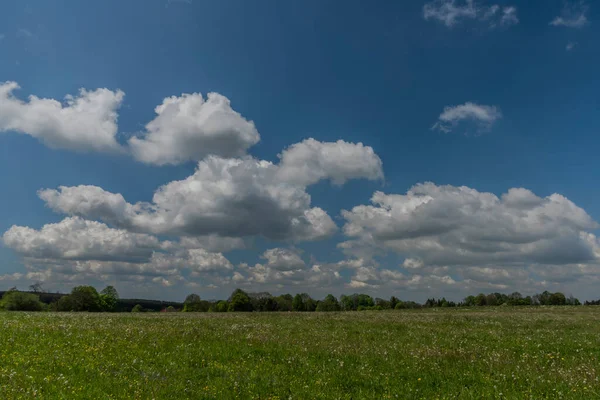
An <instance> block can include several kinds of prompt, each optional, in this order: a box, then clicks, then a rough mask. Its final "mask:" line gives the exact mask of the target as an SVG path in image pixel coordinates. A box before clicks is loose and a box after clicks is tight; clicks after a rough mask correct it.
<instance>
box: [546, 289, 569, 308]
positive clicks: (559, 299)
mask: <svg viewBox="0 0 600 400" xmlns="http://www.w3.org/2000/svg"><path fill="white" fill-rule="evenodd" d="M548 304H550V305H552V306H564V305H565V304H567V298H566V297H565V295H564V294H562V293H560V292H556V293H552V294H551V295H550V298H549V299H548Z"/></svg>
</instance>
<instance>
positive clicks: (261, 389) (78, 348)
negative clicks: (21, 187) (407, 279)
mask: <svg viewBox="0 0 600 400" xmlns="http://www.w3.org/2000/svg"><path fill="white" fill-rule="evenodd" d="M599 368H600V308H598V307H594V306H589V307H556V308H554V307H532V308H529V307H520V308H516V307H515V308H513V307H493V308H480V309H475V308H456V309H442V308H437V309H421V310H400V311H382V312H375V311H366V312H340V313H156V314H154V313H148V314H143V313H138V314H135V313H132V314H108V313H96V314H92V313H24V312H2V313H0V398H1V399H33V398H35V399H236V398H237V399H390V398H391V399H395V398H400V399H482V398H483V399H560V398H564V399H594V398H600V382H599V378H598V373H599Z"/></svg>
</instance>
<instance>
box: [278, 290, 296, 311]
mask: <svg viewBox="0 0 600 400" xmlns="http://www.w3.org/2000/svg"><path fill="white" fill-rule="evenodd" d="M293 302H294V298H293V297H292V295H291V294H283V295H281V296H277V297H275V303H277V311H292V303H293Z"/></svg>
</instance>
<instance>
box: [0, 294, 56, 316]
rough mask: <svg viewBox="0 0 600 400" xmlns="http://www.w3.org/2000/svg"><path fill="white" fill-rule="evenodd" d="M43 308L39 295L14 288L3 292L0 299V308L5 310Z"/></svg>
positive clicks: (37, 309)
mask: <svg viewBox="0 0 600 400" xmlns="http://www.w3.org/2000/svg"><path fill="white" fill-rule="evenodd" d="M44 308H45V305H44V303H42V302H41V301H40V297H39V296H37V295H35V294H32V293H25V292H18V291H16V290H11V291H8V292H6V293H4V296H2V300H0V309H2V310H6V311H43V310H44Z"/></svg>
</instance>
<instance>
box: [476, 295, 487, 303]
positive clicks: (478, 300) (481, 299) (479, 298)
mask: <svg viewBox="0 0 600 400" xmlns="http://www.w3.org/2000/svg"><path fill="white" fill-rule="evenodd" d="M486 300H487V298H486V297H485V294H483V293H479V294H478V295H477V297H475V305H476V306H485V305H487V302H486Z"/></svg>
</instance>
